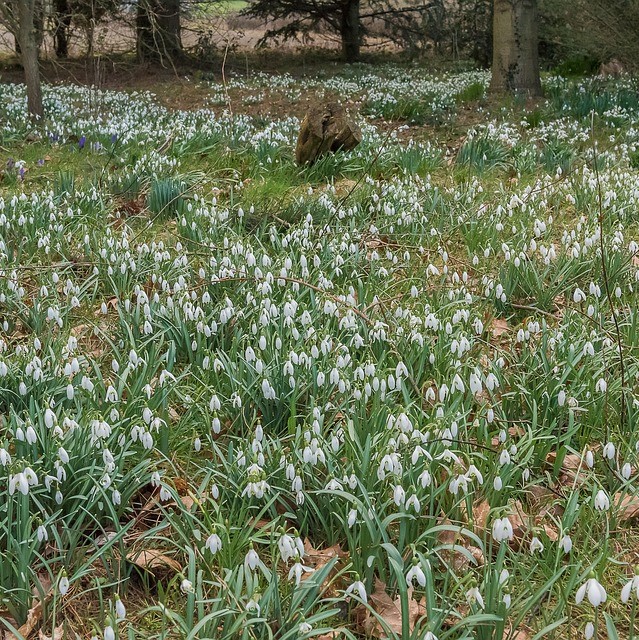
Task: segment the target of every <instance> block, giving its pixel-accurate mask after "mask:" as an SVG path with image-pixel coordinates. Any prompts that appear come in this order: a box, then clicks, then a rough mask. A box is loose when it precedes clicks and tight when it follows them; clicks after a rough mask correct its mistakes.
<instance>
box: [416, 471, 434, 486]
mask: <svg viewBox="0 0 639 640" xmlns="http://www.w3.org/2000/svg"><path fill="white" fill-rule="evenodd" d="M418 480H419V484H420V485H421V487H422V489H425V488H426V487H430V485H431V482H432V477H431V475H430V472H429V471H428V469H425V470H424V471H422V473H421V474H420V476H419V478H418Z"/></svg>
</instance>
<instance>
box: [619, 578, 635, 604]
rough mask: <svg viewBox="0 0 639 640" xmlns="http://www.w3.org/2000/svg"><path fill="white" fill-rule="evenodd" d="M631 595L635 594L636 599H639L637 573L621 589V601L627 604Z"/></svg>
mask: <svg viewBox="0 0 639 640" xmlns="http://www.w3.org/2000/svg"><path fill="white" fill-rule="evenodd" d="M631 596H634V598H635V600H639V575H637V574H635V575H634V576H633V578H632V579H631V580H629V581H628V582H626V584H625V585H624V586H623V589H622V590H621V602H623V603H624V604H627V602H628V601H629V600H630V598H631Z"/></svg>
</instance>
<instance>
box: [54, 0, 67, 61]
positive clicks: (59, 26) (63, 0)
mask: <svg viewBox="0 0 639 640" xmlns="http://www.w3.org/2000/svg"><path fill="white" fill-rule="evenodd" d="M54 8H55V17H54V19H55V29H54V32H53V40H54V43H55V54H56V56H57V57H58V58H67V57H68V56H69V28H70V27H71V17H72V16H71V8H70V7H69V1H68V0H55V2H54Z"/></svg>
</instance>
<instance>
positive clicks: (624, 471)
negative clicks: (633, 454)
mask: <svg viewBox="0 0 639 640" xmlns="http://www.w3.org/2000/svg"><path fill="white" fill-rule="evenodd" d="M621 475H622V476H623V477H624V479H625V480H630V476H631V475H632V467H631V466H630V463H629V462H626V463H625V464H624V465H623V467H621Z"/></svg>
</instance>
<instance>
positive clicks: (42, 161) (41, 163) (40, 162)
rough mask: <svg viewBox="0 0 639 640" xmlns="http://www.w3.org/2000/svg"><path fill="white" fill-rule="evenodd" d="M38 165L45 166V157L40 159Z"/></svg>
mask: <svg viewBox="0 0 639 640" xmlns="http://www.w3.org/2000/svg"><path fill="white" fill-rule="evenodd" d="M38 166H39V167H44V158H40V160H38Z"/></svg>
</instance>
